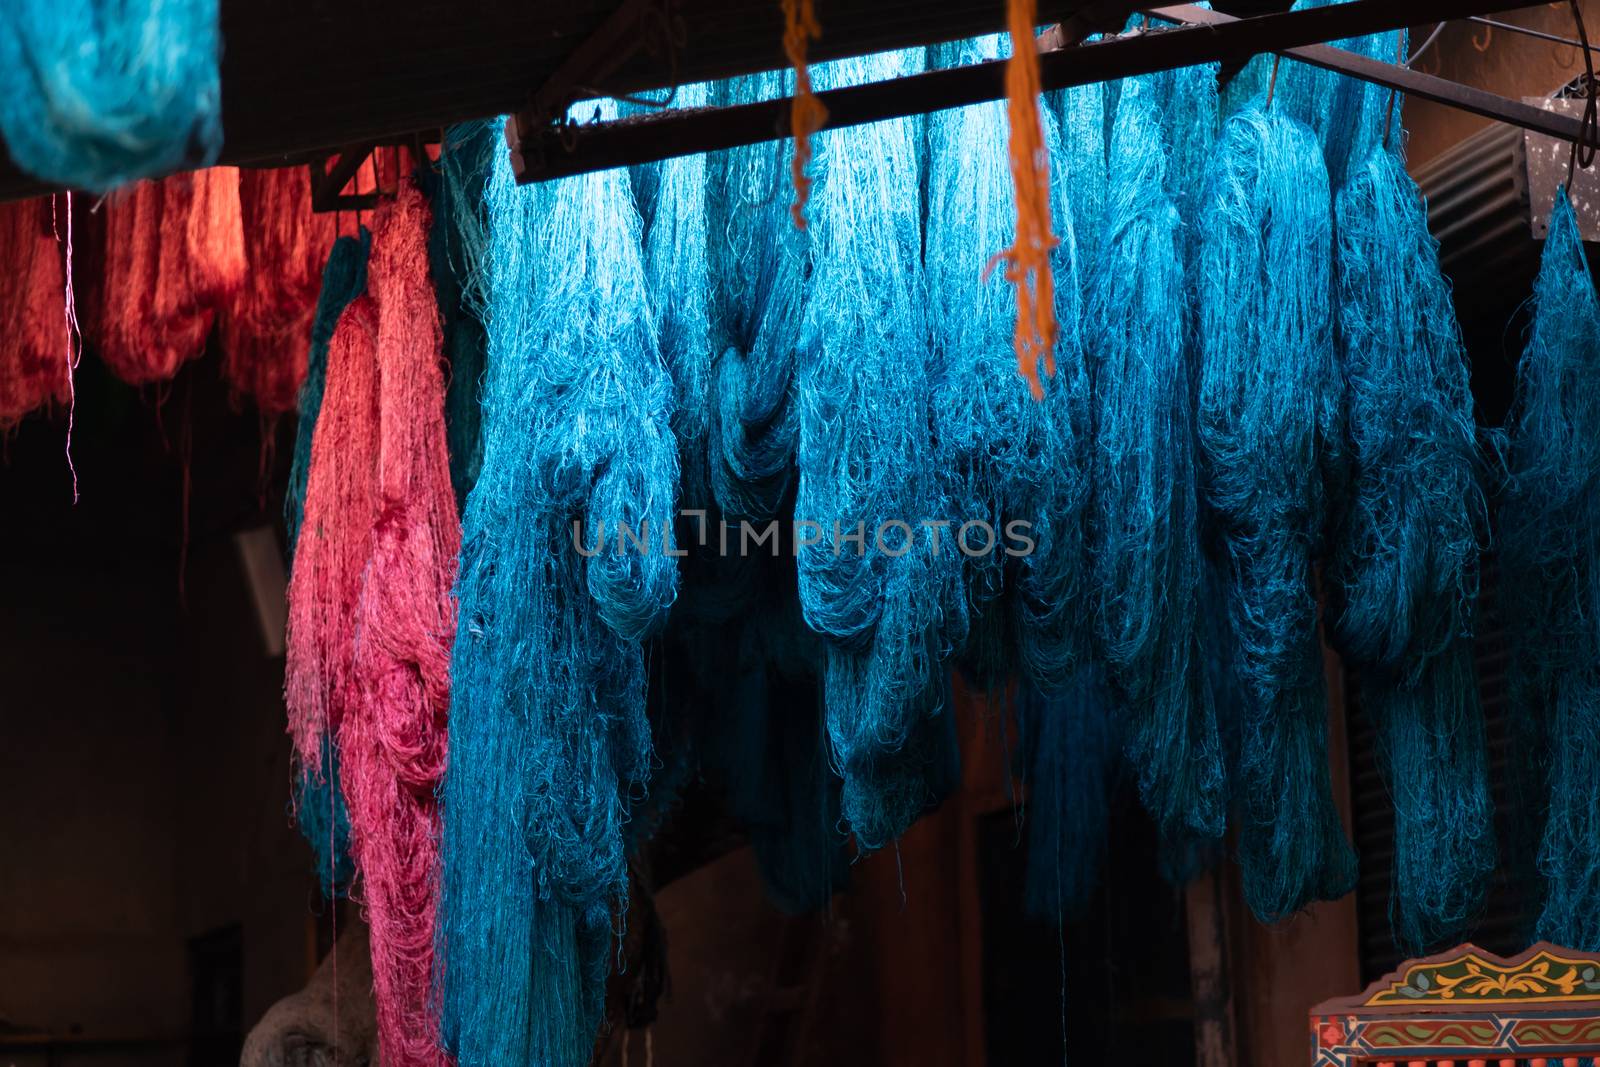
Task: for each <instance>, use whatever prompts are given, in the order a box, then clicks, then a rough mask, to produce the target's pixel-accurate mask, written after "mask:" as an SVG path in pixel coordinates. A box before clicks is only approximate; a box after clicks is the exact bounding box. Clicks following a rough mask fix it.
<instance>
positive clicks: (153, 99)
mask: <svg viewBox="0 0 1600 1067" xmlns="http://www.w3.org/2000/svg"><path fill="white" fill-rule="evenodd" d="M217 7H218V0H161V2H159V3H158V2H146V3H129V2H126V0H58V2H51V3H42V2H40V0H14V2H10V3H6V4H4V5H0V135H3V137H4V139H5V144H6V150H7V151H8V152H9V153H10V155H11V158H12V159H13V160H14V161H15V162H16V164H17V166H19V167H21V168H22V169H23V170H25V171H27V172H28V173H30V174H32V175H34V176H35V177H37V178H41V179H43V180H45V181H47V182H56V183H60V184H62V185H66V186H71V187H73V188H79V189H87V190H89V191H91V192H96V193H106V192H110V191H111V190H112V189H114V188H116V187H117V186H119V185H123V184H125V183H127V182H130V181H133V180H135V179H137V178H154V177H160V176H161V175H163V174H168V173H170V172H172V171H175V170H179V169H182V168H185V167H205V166H210V165H211V164H212V163H213V162H215V161H216V158H217V153H218V152H219V151H220V150H221V148H222V80H221V75H220V74H219V72H218V60H219V58H220V56H221V51H222V38H221V33H220V31H219V29H218V25H217Z"/></svg>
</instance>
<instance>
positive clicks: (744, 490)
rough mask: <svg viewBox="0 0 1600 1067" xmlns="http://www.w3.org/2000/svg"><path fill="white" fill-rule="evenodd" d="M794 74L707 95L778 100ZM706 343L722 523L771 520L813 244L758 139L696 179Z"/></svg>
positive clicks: (782, 476)
mask: <svg viewBox="0 0 1600 1067" xmlns="http://www.w3.org/2000/svg"><path fill="white" fill-rule="evenodd" d="M792 84H793V74H792V73H789V72H774V73H768V74H757V75H752V76H750V77H747V78H735V79H733V80H732V81H729V82H725V83H719V85H718V86H716V87H713V90H712V91H713V93H715V94H716V96H717V100H718V102H719V103H722V104H728V105H732V104H741V103H751V102H753V101H756V100H764V99H768V98H769V97H771V96H774V95H782V94H783V93H786V92H788V91H789V88H790V87H791V86H792ZM706 179H707V184H708V188H709V190H710V196H709V198H708V204H707V208H706V211H707V216H708V231H709V232H708V249H707V255H708V257H709V259H710V266H711V277H712V280H713V283H712V293H711V327H712V341H713V346H714V349H715V351H716V352H717V354H718V358H717V361H716V364H715V366H714V368H713V370H712V374H711V381H710V383H709V384H708V392H709V394H710V399H709V403H710V406H711V412H710V426H709V428H708V432H709V433H710V441H709V444H708V449H707V451H708V458H707V464H708V466H709V468H710V469H709V476H710V479H711V488H712V491H713V495H714V497H715V499H716V503H717V506H718V507H719V508H720V509H721V510H722V512H723V513H724V514H725V515H727V516H728V517H729V518H731V519H749V520H752V521H765V520H767V519H770V518H772V517H773V516H774V515H776V514H777V512H778V509H779V507H780V504H781V502H782V500H783V498H784V496H785V494H786V493H788V492H789V490H790V489H791V487H792V485H793V482H794V458H795V445H796V438H797V435H798V433H799V409H798V405H797V404H796V402H795V398H794V388H795V349H796V346H797V345H798V343H799V338H800V330H801V323H802V319H803V317H804V314H805V308H806V305H807V299H808V294H809V292H810V283H809V277H810V270H809V267H808V260H809V255H810V248H811V238H810V236H809V235H808V234H806V233H804V232H802V231H799V230H797V229H796V228H795V227H794V225H793V223H792V221H791V220H790V216H789V206H788V198H789V196H790V179H789V165H788V156H787V146H785V145H783V144H781V143H779V142H776V141H768V142H763V143H759V144H754V145H746V146H743V147H740V148H735V149H731V150H729V151H727V152H723V153H718V154H717V155H714V156H712V157H710V163H709V167H708V171H707V175H706Z"/></svg>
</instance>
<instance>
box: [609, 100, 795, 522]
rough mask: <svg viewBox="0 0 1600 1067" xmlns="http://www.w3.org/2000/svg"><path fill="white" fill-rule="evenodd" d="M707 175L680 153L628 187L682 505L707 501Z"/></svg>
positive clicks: (642, 170) (684, 104)
mask: <svg viewBox="0 0 1600 1067" xmlns="http://www.w3.org/2000/svg"><path fill="white" fill-rule="evenodd" d="M708 102H709V92H708V87H707V86H706V85H705V84H697V85H683V86H679V87H678V90H677V94H676V96H675V97H674V99H673V106H674V107H680V108H697V107H704V106H706V104H707V103H708ZM707 174H708V162H707V157H706V156H704V155H693V156H679V157H677V158H676V159H667V160H663V161H662V162H660V163H652V164H649V165H647V166H644V167H638V168H635V171H634V189H635V191H636V192H639V193H641V194H642V195H641V196H640V206H641V214H642V216H643V219H644V266H645V276H646V285H647V290H646V291H647V292H648V293H649V295H650V300H651V310H652V314H653V316H654V319H655V328H656V334H657V336H658V337H659V339H660V345H661V358H662V360H663V361H664V362H665V363H666V367H667V374H668V375H669V376H670V377H671V379H672V387H673V407H672V418H671V423H672V429H673V432H674V433H675V434H676V435H677V438H678V449H679V453H680V457H681V467H682V470H683V506H684V507H685V508H703V507H705V506H706V505H707V504H709V503H711V485H710V469H709V467H708V462H709V457H708V453H707V448H708V445H709V439H710V435H711V408H710V404H711V393H710V390H711V367H712V354H713V353H712V344H713V342H712V339H711V268H710V260H709V253H710V244H709V241H710V234H709V227H708V224H707V215H708V212H709V204H708V193H709V190H708V186H707ZM646 197H648V199H646ZM774 236H776V235H772V234H769V235H767V238H768V239H769V240H770V239H771V238H772V237H774Z"/></svg>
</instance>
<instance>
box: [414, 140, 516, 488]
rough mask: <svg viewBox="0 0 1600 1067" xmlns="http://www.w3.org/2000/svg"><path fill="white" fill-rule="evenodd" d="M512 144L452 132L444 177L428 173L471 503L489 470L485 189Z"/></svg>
mask: <svg viewBox="0 0 1600 1067" xmlns="http://www.w3.org/2000/svg"><path fill="white" fill-rule="evenodd" d="M503 144H504V138H503V136H502V135H501V131H500V129H499V128H498V127H497V126H496V125H495V123H494V122H493V121H483V122H469V123H463V124H462V125H459V126H452V127H450V128H449V129H448V130H446V131H445V135H444V142H443V144H442V145H441V146H440V150H439V168H438V170H439V176H438V177H437V178H434V177H433V171H432V169H431V168H427V167H424V168H422V170H421V175H422V178H423V180H424V181H426V182H427V183H428V184H427V186H425V189H427V190H429V191H430V192H431V197H432V202H433V219H434V221H433V232H432V234H431V235H430V237H429V240H428V255H429V257H430V259H431V261H432V264H433V278H434V285H435V288H436V290H437V291H438V294H439V314H440V317H441V318H442V320H443V323H444V350H445V358H446V359H447V360H448V361H449V363H450V381H449V388H448V391H447V392H446V394H445V427H446V429H447V431H448V432H449V435H450V481H451V483H452V484H454V485H455V487H456V500H457V501H459V502H460V503H461V504H463V505H464V504H465V502H466V499H467V494H468V493H469V492H471V490H472V486H473V485H474V484H475V483H476V482H477V480H478V471H479V470H480V469H481V468H482V466H483V417H482V392H483V371H484V361H485V359H486V358H487V352H488V347H489V338H488V336H487V334H485V332H484V329H483V294H482V293H481V292H479V291H478V289H477V285H478V281H477V279H478V278H479V276H480V275H481V270H480V269H479V262H480V260H481V258H482V255H483V247H484V240H485V237H484V231H485V229H486V228H487V226H488V220H487V219H485V218H484V214H483V188H484V183H485V182H487V181H488V178H489V171H490V169H491V167H492V166H493V162H492V156H493V153H494V152H496V151H499V149H500V147H501V146H502V145H503Z"/></svg>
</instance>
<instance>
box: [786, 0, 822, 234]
mask: <svg viewBox="0 0 1600 1067" xmlns="http://www.w3.org/2000/svg"><path fill="white" fill-rule="evenodd" d="M821 36H822V26H821V24H820V23H818V22H817V14H816V12H815V11H814V10H813V8H812V0H783V51H784V54H785V55H786V56H788V57H789V65H790V66H791V67H793V68H794V77H795V90H794V103H793V104H791V105H790V109H789V129H790V131H791V132H792V133H793V135H794V160H793V162H792V163H791V164H790V167H789V173H790V176H791V178H792V180H793V182H794V204H793V205H792V206H791V207H790V208H789V211H790V214H791V215H792V216H793V217H794V225H795V228H796V229H799V230H803V229H805V228H806V204H807V203H808V202H809V201H810V199H811V178H810V177H809V176H808V175H807V173H806V168H807V167H808V166H809V165H810V163H811V137H812V135H813V134H815V133H816V132H817V131H818V130H820V129H822V127H823V125H824V124H825V123H826V122H827V121H828V109H827V108H826V107H825V106H823V103H822V101H821V100H818V99H817V97H816V94H815V93H813V92H812V91H811V70H810V68H808V67H807V66H806V50H807V48H808V47H809V46H810V43H811V42H812V41H815V40H817V39H818V38H819V37H821Z"/></svg>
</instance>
